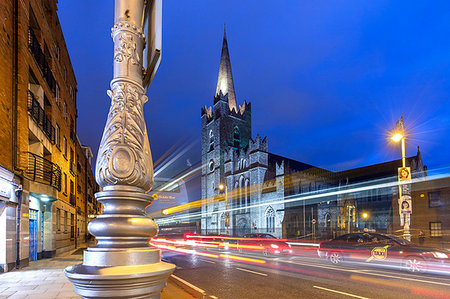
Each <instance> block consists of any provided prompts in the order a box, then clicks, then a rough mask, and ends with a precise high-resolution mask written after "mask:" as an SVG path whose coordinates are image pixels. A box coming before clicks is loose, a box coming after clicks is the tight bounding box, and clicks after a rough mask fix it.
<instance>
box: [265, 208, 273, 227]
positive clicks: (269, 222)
mask: <svg viewBox="0 0 450 299" xmlns="http://www.w3.org/2000/svg"><path fill="white" fill-rule="evenodd" d="M266 231H267V232H268V233H273V232H275V211H274V210H273V208H272V207H270V206H269V207H268V208H267V209H266Z"/></svg>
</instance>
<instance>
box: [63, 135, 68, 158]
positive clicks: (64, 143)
mask: <svg viewBox="0 0 450 299" xmlns="http://www.w3.org/2000/svg"><path fill="white" fill-rule="evenodd" d="M63 141H64V142H63V154H64V158H66V159H67V138H66V136H64V137H63Z"/></svg>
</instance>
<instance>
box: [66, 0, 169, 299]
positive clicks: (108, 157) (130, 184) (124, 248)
mask: <svg viewBox="0 0 450 299" xmlns="http://www.w3.org/2000/svg"><path fill="white" fill-rule="evenodd" d="M153 1H155V0H153ZM150 2H151V1H150ZM147 4H148V3H147ZM143 14H144V0H116V1H115V13H114V27H113V28H112V33H111V35H112V38H113V40H114V62H113V63H114V76H113V79H112V81H111V90H109V91H108V95H109V97H110V98H111V107H110V110H109V113H108V119H107V121H106V126H105V129H104V132H103V137H102V141H101V143H100V148H99V151H98V155H97V165H96V173H95V174H96V180H97V182H98V184H99V185H100V186H101V187H102V188H103V191H101V192H98V193H96V194H95V196H96V198H97V200H98V201H99V202H101V203H102V204H103V207H104V212H103V214H102V215H99V216H98V217H97V218H96V219H94V220H92V221H91V222H90V223H89V226H88V230H89V232H90V233H91V234H92V235H94V236H95V237H96V239H97V241H98V244H97V245H95V246H91V247H89V248H88V249H87V250H85V251H84V259H83V264H80V265H76V266H72V267H68V268H66V269H65V274H66V276H67V277H68V278H69V280H70V281H71V282H72V283H73V284H74V287H75V292H76V293H77V294H78V295H80V296H82V297H83V298H119V297H120V298H160V293H161V290H162V289H163V288H164V287H165V285H166V281H167V278H168V277H169V276H170V274H171V273H172V272H173V271H174V269H175V266H174V265H172V264H168V263H164V262H161V253H160V250H159V249H157V248H154V247H152V246H150V245H149V243H148V242H149V239H150V238H151V237H153V236H155V235H156V234H157V232H158V226H157V224H156V223H155V222H154V221H153V220H151V219H150V218H147V217H146V215H145V207H146V206H147V205H149V204H151V202H152V197H151V196H150V195H148V194H146V190H149V189H150V188H151V187H152V185H153V162H152V158H151V152H150V146H149V142H148V136H147V128H146V125H145V120H144V112H143V106H144V103H145V102H146V101H147V97H146V96H145V89H144V87H143V71H142V70H143V65H142V60H143V49H144V44H145V36H144V34H143V28H142V23H143V22H142V20H143ZM147 38H149V39H151V38H152V36H148V37H147Z"/></svg>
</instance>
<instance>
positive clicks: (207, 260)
mask: <svg viewBox="0 0 450 299" xmlns="http://www.w3.org/2000/svg"><path fill="white" fill-rule="evenodd" d="M199 260H201V261H202V262H207V263H211V264H215V263H216V262H213V261H208V260H204V259H199Z"/></svg>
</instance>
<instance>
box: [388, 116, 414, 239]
mask: <svg viewBox="0 0 450 299" xmlns="http://www.w3.org/2000/svg"><path fill="white" fill-rule="evenodd" d="M405 139H406V138H405V129H404V125H403V114H402V116H401V117H400V119H399V120H398V121H397V124H396V125H395V132H394V134H393V135H392V137H391V140H392V141H394V142H401V146H402V169H401V171H405V168H406V150H405ZM399 173H400V170H399ZM400 180H405V178H402V179H400V176H399V182H400ZM402 186H404V187H405V188H404V190H405V192H402V191H403V190H402ZM408 187H409V186H408V185H400V184H399V185H398V198H399V199H398V200H399V205H401V203H402V202H403V196H405V197H408V198H409V201H411V194H410V193H409V192H410V189H409V188H408ZM402 193H405V194H402ZM408 193H409V194H408ZM402 195H403V196H402ZM399 214H400V225H402V224H403V237H404V238H405V239H406V240H408V241H411V234H410V231H409V228H410V225H411V223H410V222H411V216H410V214H403V212H402V208H401V206H400V207H399Z"/></svg>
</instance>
